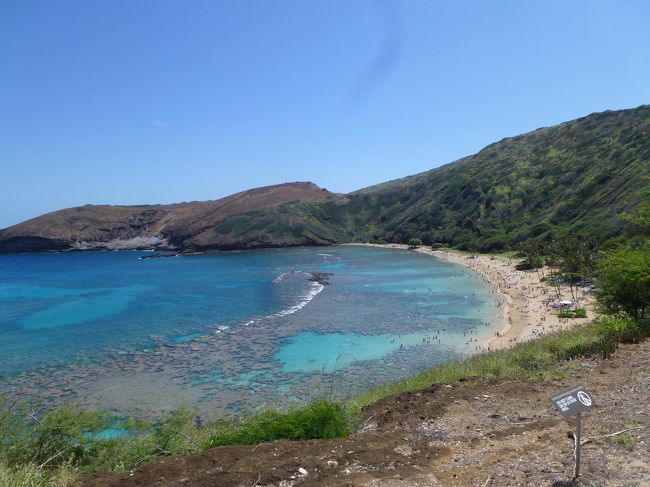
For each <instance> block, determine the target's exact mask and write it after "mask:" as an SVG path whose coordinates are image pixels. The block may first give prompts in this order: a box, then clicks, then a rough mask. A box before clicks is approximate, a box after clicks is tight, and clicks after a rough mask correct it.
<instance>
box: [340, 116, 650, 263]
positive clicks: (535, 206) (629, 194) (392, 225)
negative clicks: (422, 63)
mask: <svg viewBox="0 0 650 487" xmlns="http://www.w3.org/2000/svg"><path fill="white" fill-rule="evenodd" d="M649 177H650V106H647V105H644V106H641V107H639V108H636V109H631V110H621V111H615V112H604V113H596V114H592V115H589V116H587V117H584V118H580V119H578V120H574V121H571V122H567V123H563V124H560V125H556V126H553V127H549V128H541V129H538V130H535V131H533V132H530V133H527V134H524V135H520V136H517V137H512V138H507V139H503V140H502V141H500V142H497V143H495V144H492V145H489V146H487V147H486V148H484V149H483V150H481V151H480V152H479V153H477V154H475V155H473V156H470V157H466V158H463V159H461V160H459V161H456V162H454V163H452V164H449V165H447V166H443V167H441V168H438V169H434V170H432V171H429V172H426V173H422V174H419V175H416V176H411V177H408V178H405V179H401V180H397V181H392V182H390V183H385V184H382V185H378V186H374V187H371V188H367V189H365V190H361V191H357V192H356V193H353V194H351V195H350V201H349V203H348V205H347V208H346V210H347V211H346V213H347V218H348V220H349V221H348V224H349V225H350V228H351V229H354V231H355V237H356V238H357V239H360V240H370V241H377V240H385V241H388V242H405V241H407V240H408V239H409V238H412V237H416V238H420V239H422V241H423V242H425V243H429V244H433V243H436V242H440V243H444V244H447V245H453V246H457V247H461V248H477V249H479V250H497V249H503V248H509V247H512V246H514V245H516V244H517V243H518V242H521V241H523V240H526V239H529V238H532V237H539V238H542V239H552V238H555V237H558V236H560V235H565V234H567V233H573V234H577V235H581V236H585V237H593V238H595V239H596V240H598V241H600V242H605V241H612V240H613V239H617V238H624V237H621V236H623V235H624V234H626V232H628V234H627V235H626V236H631V235H630V234H629V232H633V231H634V230H633V229H632V227H630V226H629V225H627V224H626V222H625V221H624V220H622V219H621V214H622V213H624V212H633V211H634V210H635V209H638V208H639V207H640V205H641V204H642V203H643V201H644V199H645V198H647V196H646V195H647V193H646V195H644V194H643V190H644V189H645V188H647V187H648V186H649V183H650V180H649V179H648V178H649Z"/></svg>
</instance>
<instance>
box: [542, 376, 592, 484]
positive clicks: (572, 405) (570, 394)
mask: <svg viewBox="0 0 650 487" xmlns="http://www.w3.org/2000/svg"><path fill="white" fill-rule="evenodd" d="M551 401H553V404H555V407H556V408H557V409H558V410H559V411H560V414H561V415H562V416H575V417H576V433H575V442H576V446H575V457H576V466H575V469H574V470H573V480H575V479H577V478H578V476H579V475H580V429H581V413H582V412H583V411H586V410H588V409H591V408H592V407H593V406H594V400H593V397H592V396H591V394H590V393H589V392H587V389H585V386H583V385H579V386H574V387H570V388H569V389H567V390H565V391H562V392H560V393H559V394H556V395H555V396H552V397H551Z"/></svg>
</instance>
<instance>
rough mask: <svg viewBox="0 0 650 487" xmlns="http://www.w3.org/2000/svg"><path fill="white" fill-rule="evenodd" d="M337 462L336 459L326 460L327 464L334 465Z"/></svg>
mask: <svg viewBox="0 0 650 487" xmlns="http://www.w3.org/2000/svg"><path fill="white" fill-rule="evenodd" d="M338 464H339V462H337V461H336V460H327V466H329V467H336V466H337V465H338Z"/></svg>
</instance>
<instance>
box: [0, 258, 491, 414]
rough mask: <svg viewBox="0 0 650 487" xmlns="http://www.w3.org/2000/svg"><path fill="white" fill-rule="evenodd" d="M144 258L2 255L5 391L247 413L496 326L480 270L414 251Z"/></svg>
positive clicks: (460, 347)
mask: <svg viewBox="0 0 650 487" xmlns="http://www.w3.org/2000/svg"><path fill="white" fill-rule="evenodd" d="M150 255H152V254H151V253H150V252H78V253H56V254H21V255H0V345H1V347H0V377H1V378H2V381H1V382H0V392H2V393H5V394H14V395H21V396H23V397H24V398H28V399H30V398H38V399H44V400H46V401H51V402H53V403H56V402H61V401H68V400H74V401H78V402H80V403H81V404H82V405H85V406H89V407H95V408H109V409H112V410H114V411H117V412H119V413H123V414H133V415H137V416H145V417H155V416H158V415H160V414H164V413H166V412H169V411H170V410H172V409H175V408H177V407H179V406H191V407H195V408H197V409H198V410H199V411H201V412H202V413H203V414H206V415H229V414H239V413H248V412H252V411H255V410H258V409H261V408H267V407H274V406H277V405H279V404H287V403H288V402H289V401H304V400H310V399H314V398H316V397H319V396H323V395H325V396H336V397H345V396H348V395H351V394H355V393H357V392H359V391H361V390H363V389H366V388H368V387H372V386H373V385H377V384H381V383H385V382H389V381H392V380H395V379H398V378H400V377H405V376H407V375H412V374H414V373H416V372H418V371H420V370H423V369H425V368H426V367H428V366H430V365H432V364H435V363H440V362H443V361H447V360H450V359H455V358H458V357H460V356H463V355H466V354H470V353H473V352H475V351H476V346H477V343H478V342H476V341H474V340H478V341H479V342H480V341H481V338H483V337H485V336H488V335H491V334H494V331H495V329H496V327H498V326H499V323H500V322H499V308H497V306H496V303H497V301H496V300H497V295H496V294H495V293H494V290H493V288H492V287H491V286H489V285H488V284H486V283H485V282H484V281H483V279H482V278H481V277H480V276H478V275H477V274H474V273H471V272H469V271H467V270H465V269H463V268H461V267H457V266H454V265H452V264H448V263H446V262H443V261H441V260H438V259H435V258H433V257H430V256H426V255H422V254H419V253H416V252H412V251H403V250H396V249H377V248H366V247H352V246H350V247H348V246H344V247H328V248H300V249H288V250H266V251H249V252H227V253H218V254H212V255H196V256H184V257H172V258H155V259H141V258H140V257H145V256H150ZM317 273H321V274H323V273H326V274H327V276H326V280H327V282H328V283H329V284H322V283H320V282H316V281H315V280H314V278H315V277H318V276H317V275H316V274H317Z"/></svg>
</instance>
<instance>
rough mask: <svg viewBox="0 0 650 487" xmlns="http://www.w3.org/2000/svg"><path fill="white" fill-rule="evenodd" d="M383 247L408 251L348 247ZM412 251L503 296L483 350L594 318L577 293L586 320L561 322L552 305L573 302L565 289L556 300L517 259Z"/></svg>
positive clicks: (590, 302) (591, 307)
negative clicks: (459, 269) (462, 270)
mask: <svg viewBox="0 0 650 487" xmlns="http://www.w3.org/2000/svg"><path fill="white" fill-rule="evenodd" d="M348 245H365V246H373V247H383V248H396V249H407V248H408V246H407V245H404V244H385V245H379V244H348ZM415 251H417V252H421V253H423V254H427V255H432V256H434V257H438V258H440V259H443V260H446V261H448V262H452V263H454V264H458V265H462V266H464V267H467V268H468V269H471V270H473V271H475V272H478V273H480V274H482V275H483V278H484V279H485V281H486V282H489V283H492V284H494V285H495V286H496V287H497V289H498V292H499V293H500V294H501V295H502V297H503V299H502V300H501V302H502V303H503V305H502V310H503V315H502V316H503V328H502V329H501V330H499V331H498V336H497V335H496V334H495V336H493V337H491V338H489V339H488V340H485V341H484V343H482V344H481V348H482V350H498V349H502V348H507V347H509V346H512V345H514V344H516V343H520V342H522V341H525V340H530V339H534V338H537V337H539V336H541V335H543V334H545V333H550V332H554V331H558V330H562V329H566V328H570V327H572V326H575V325H578V324H582V323H586V322H588V321H590V320H591V319H593V317H594V299H593V297H591V296H589V295H585V294H583V293H582V292H581V291H577V294H578V297H577V301H576V303H575V306H576V307H578V308H585V309H586V310H587V318H570V319H561V318H559V317H558V316H557V311H558V310H557V309H556V308H553V307H552V305H553V304H556V303H558V302H559V301H560V300H569V301H573V298H572V296H571V292H570V290H569V288H568V287H566V288H561V295H560V297H559V298H558V296H557V295H556V292H555V289H554V288H553V287H551V286H548V285H545V284H544V283H542V282H540V280H539V277H540V276H539V275H538V273H537V272H535V271H518V270H516V269H515V265H516V263H517V262H518V260H517V259H509V258H507V257H503V256H498V255H496V256H490V255H485V254H469V253H464V252H459V251H454V250H448V249H441V250H432V249H430V248H428V247H419V248H417V249H416V250H415Z"/></svg>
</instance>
